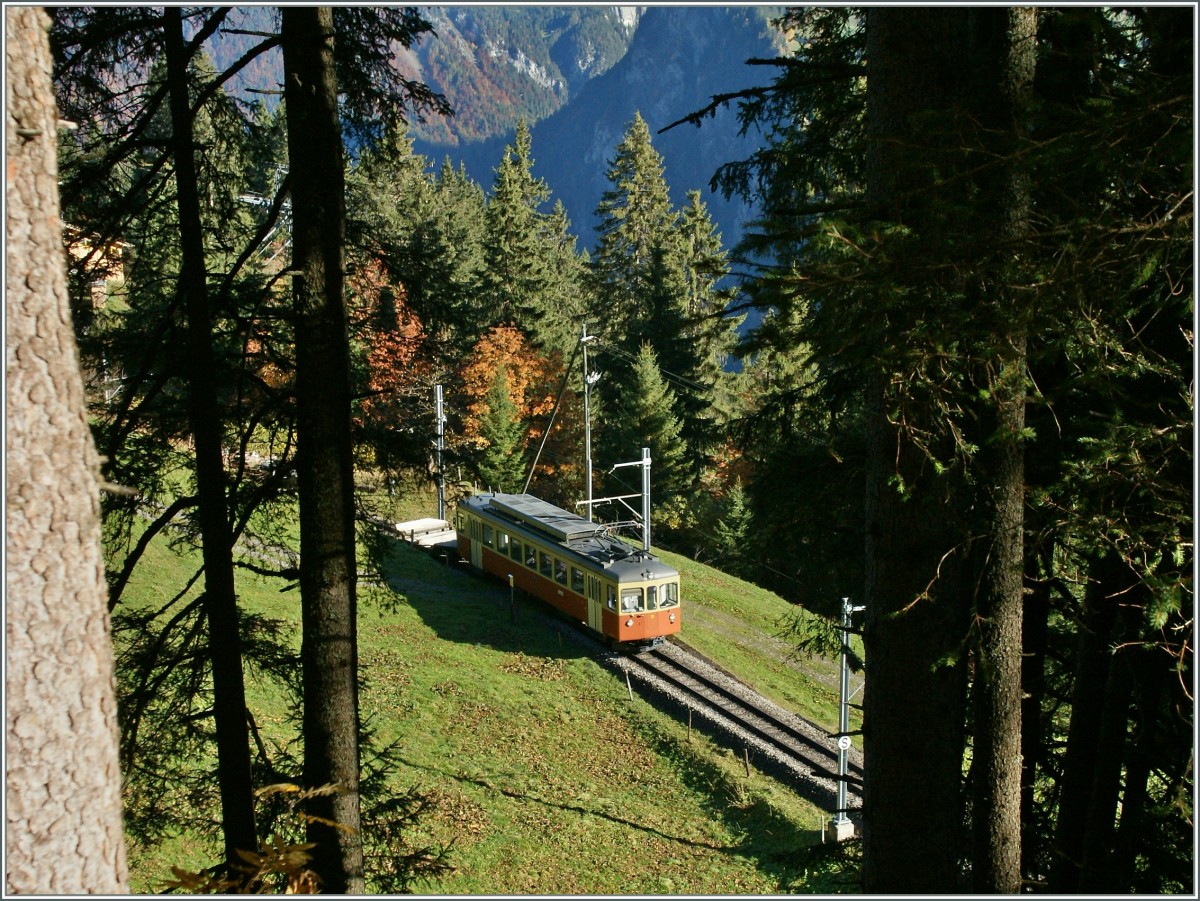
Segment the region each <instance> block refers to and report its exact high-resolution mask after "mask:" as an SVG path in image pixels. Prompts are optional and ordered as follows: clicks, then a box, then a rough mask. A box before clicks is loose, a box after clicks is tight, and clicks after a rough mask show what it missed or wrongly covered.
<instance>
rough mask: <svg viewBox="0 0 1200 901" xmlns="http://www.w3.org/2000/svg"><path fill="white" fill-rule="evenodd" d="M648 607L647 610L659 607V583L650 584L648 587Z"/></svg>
mask: <svg viewBox="0 0 1200 901" xmlns="http://www.w3.org/2000/svg"><path fill="white" fill-rule="evenodd" d="M646 609H647V610H657V609H658V586H657V585H649V586H647V587H646Z"/></svg>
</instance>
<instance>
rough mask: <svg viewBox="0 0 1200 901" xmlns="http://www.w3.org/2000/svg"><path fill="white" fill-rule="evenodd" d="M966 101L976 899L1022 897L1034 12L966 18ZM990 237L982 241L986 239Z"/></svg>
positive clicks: (989, 12)
mask: <svg viewBox="0 0 1200 901" xmlns="http://www.w3.org/2000/svg"><path fill="white" fill-rule="evenodd" d="M971 18H972V29H971V31H972V34H971V37H972V57H973V64H974V65H975V67H976V72H977V73H978V77H977V83H978V87H977V88H976V90H975V92H974V94H975V96H974V98H973V101H974V106H975V108H976V111H977V112H976V116H977V120H978V121H979V123H980V125H981V132H980V138H979V141H978V144H979V149H980V150H982V151H983V152H984V154H985V159H987V160H998V161H999V162H998V163H997V162H992V163H991V164H990V165H989V164H987V163H985V165H984V168H983V174H981V176H980V178H979V180H980V183H981V188H982V190H981V198H980V199H981V201H982V204H981V206H982V207H983V210H984V211H986V213H985V215H983V216H980V217H979V219H978V220H977V221H978V222H980V227H979V228H978V236H977V239H979V243H980V245H981V246H989V245H994V246H997V247H999V248H1002V250H1001V253H1000V255H999V256H998V258H996V259H994V260H992V261H990V262H991V263H992V265H991V266H986V267H985V268H984V270H983V271H984V273H985V275H984V277H985V279H986V282H987V283H986V284H985V285H984V287H983V289H982V290H983V293H984V295H985V296H984V298H983V304H984V305H985V306H986V307H988V308H990V309H989V310H988V313H989V314H990V315H986V316H984V317H982V321H980V322H978V325H979V326H980V327H981V328H983V329H987V330H989V331H993V330H994V334H993V335H984V336H983V346H984V347H985V348H987V349H988V350H987V352H986V357H987V359H986V361H984V362H983V363H982V367H983V370H984V372H983V374H982V377H981V379H980V387H981V388H985V389H987V396H988V398H989V400H988V401H987V403H988V404H989V407H988V408H986V409H985V410H984V411H983V416H982V420H983V422H984V424H985V431H984V433H983V434H982V435H981V436H980V441H979V444H980V448H981V450H980V452H979V457H978V461H977V469H978V470H979V477H980V481H981V482H982V483H983V484H982V488H983V497H982V499H981V500H982V503H981V507H982V509H983V510H984V511H985V514H986V521H985V522H984V523H983V530H984V534H986V535H987V539H986V541H985V542H984V547H983V548H982V549H981V550H977V551H976V553H979V554H980V555H981V556H982V558H983V560H982V578H981V588H980V592H979V595H978V598H977V601H976V610H977V625H978V628H979V644H978V647H977V650H976V665H975V684H974V687H973V692H972V695H973V699H974V702H975V720H974V724H975V735H974V742H973V756H972V767H971V770H972V777H973V779H972V785H973V789H974V799H973V805H972V825H973V831H974V850H973V853H972V880H973V882H974V888H975V891H976V892H980V893H983V892H995V893H1000V894H1016V893H1017V892H1019V891H1020V890H1021V614H1022V605H1023V600H1024V587H1025V586H1024V574H1025V547H1024V522H1025V518H1024V513H1025V451H1024V445H1023V443H1022V442H1023V438H1022V431H1023V429H1024V427H1025V382H1026V375H1025V354H1026V350H1025V347H1026V337H1025V335H1026V330H1025V325H1024V319H1025V317H1024V315H1023V314H1022V312H1021V301H1020V299H1019V297H1018V296H1017V295H1016V290H1017V289H1015V288H1014V287H1013V284H1014V283H1021V282H1023V279H1020V272H1019V267H1020V254H1019V250H1018V247H1019V240H1020V238H1021V237H1022V236H1023V235H1024V234H1025V232H1026V231H1027V229H1028V222H1029V212H1030V191H1029V181H1028V178H1027V177H1026V174H1025V173H1024V171H1023V167H1022V166H1021V165H1020V163H1019V162H1018V160H1020V159H1021V155H1020V154H1019V152H1018V151H1019V149H1020V146H1019V144H1020V140H1021V138H1022V134H1023V131H1024V129H1023V127H1022V120H1023V118H1024V116H1025V114H1026V108H1027V105H1028V97H1029V93H1030V90H1031V88H1032V86H1033V76H1034V70H1035V67H1036V46H1037V43H1036V37H1037V10H1036V9H1034V8H1029V7H1027V8H1016V9H1007V8H984V9H977V10H973V11H972V15H971ZM989 233H990V234H989Z"/></svg>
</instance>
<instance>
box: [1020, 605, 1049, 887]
mask: <svg viewBox="0 0 1200 901" xmlns="http://www.w3.org/2000/svg"><path fill="white" fill-rule="evenodd" d="M1049 624H1050V586H1049V584H1047V583H1045V582H1041V583H1038V584H1035V585H1033V586H1031V587H1030V589H1029V594H1028V595H1027V596H1026V598H1025V610H1024V613H1023V614H1022V627H1021V645H1022V655H1023V656H1022V660H1021V691H1022V692H1023V697H1022V701H1021V708H1022V709H1021V872H1022V875H1023V876H1024V877H1025V878H1027V879H1030V880H1033V881H1038V882H1040V881H1041V880H1042V879H1043V878H1044V876H1045V874H1044V873H1042V872H1041V871H1040V863H1039V861H1040V860H1041V858H1042V852H1043V845H1042V839H1041V833H1040V832H1039V831H1038V828H1037V822H1036V816H1037V795H1036V787H1037V775H1038V771H1039V769H1040V768H1041V767H1042V766H1043V765H1044V757H1043V754H1044V750H1043V746H1042V743H1043V740H1044V738H1043V734H1042V703H1043V702H1044V701H1045V698H1046V651H1047V650H1048V648H1049V646H1050V629H1049Z"/></svg>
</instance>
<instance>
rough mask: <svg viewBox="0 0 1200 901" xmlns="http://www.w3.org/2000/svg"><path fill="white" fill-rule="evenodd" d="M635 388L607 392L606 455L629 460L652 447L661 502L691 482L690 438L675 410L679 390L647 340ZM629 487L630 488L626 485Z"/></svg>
mask: <svg viewBox="0 0 1200 901" xmlns="http://www.w3.org/2000/svg"><path fill="white" fill-rule="evenodd" d="M630 375H631V378H630V389H629V390H628V391H624V392H622V393H620V394H618V395H615V396H614V395H612V394H608V395H606V398H607V400H606V404H607V405H608V406H609V407H610V408H611V410H612V412H611V414H610V416H609V419H608V424H607V427H606V429H605V432H604V442H605V445H606V447H605V449H604V453H603V454H602V455H598V456H600V457H601V459H604V460H607V461H611V462H612V463H616V462H628V461H631V460H637V459H639V458H640V457H641V454H642V448H644V447H648V448H650V459H651V461H652V463H651V484H652V496H653V499H654V504H655V506H659V505H661V504H664V503H666V502H667V501H668V500H670V499H671V498H672V497H675V496H676V495H679V494H681V493H683V492H684V491H685V490H686V489H687V488H688V486H689V485H690V484H691V478H690V475H689V467H688V448H687V442H686V441H685V440H684V438H683V434H682V433H683V428H682V425H681V424H680V421H679V417H678V416H677V415H676V413H675V394H674V392H672V391H671V389H670V387H669V386H668V385H667V383H666V381H665V380H664V379H663V377H662V373H661V372H660V371H659V368H658V357H657V355H656V354H655V353H654V348H652V347H651V346H650V344H649V343H648V342H644V343H643V344H642V346H641V348H640V349H639V351H638V355H637V357H636V358H635V360H634V362H633V366H632V369H631V373H630ZM626 487H627V486H626Z"/></svg>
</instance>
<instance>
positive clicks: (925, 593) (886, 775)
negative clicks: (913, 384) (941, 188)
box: [863, 7, 967, 894]
mask: <svg viewBox="0 0 1200 901" xmlns="http://www.w3.org/2000/svg"><path fill="white" fill-rule="evenodd" d="M963 25H964V19H963V13H962V11H961V10H952V9H951V10H946V9H941V10H934V9H900V8H888V7H879V8H871V9H868V11H867V56H868V60H869V63H868V65H869V67H870V70H869V75H868V85H867V133H868V156H867V202H868V206H869V207H870V209H871V211H872V213H873V214H874V216H875V217H876V218H879V219H883V220H885V221H890V222H903V223H905V224H906V225H909V226H911V227H913V228H917V229H919V228H920V227H921V225H922V224H924V223H925V222H927V219H928V213H929V210H930V206H931V204H932V202H933V200H932V195H933V194H934V193H935V190H934V189H935V185H936V172H935V169H934V163H933V158H934V156H933V155H934V154H935V153H936V152H937V147H936V145H935V143H934V142H935V141H936V136H935V135H933V134H931V133H929V131H928V129H926V128H925V127H923V126H922V125H921V124H919V122H918V119H919V117H920V114H922V113H924V112H926V111H929V110H934V111H937V112H942V113H945V112H947V111H948V110H949V109H950V108H951V107H952V106H953V105H954V104H955V103H956V102H957V92H958V91H959V90H960V88H959V82H960V79H961V74H962V71H963V67H964V65H965V63H964V60H963V59H962V58H961V54H962V52H963V50H962V48H963V47H964V46H965V44H964V40H963V38H964V33H963ZM898 277H899V278H907V277H912V278H916V279H920V278H921V276H920V275H919V274H916V275H906V274H905V273H903V272H901V273H898ZM885 290H887V289H885ZM914 293H918V294H919V292H914ZM906 301H907V302H908V303H913V302H916V303H919V302H920V300H919V299H915V300H914V299H908V298H906V299H905V300H899V301H895V302H896V303H898V304H902V303H905V302H906ZM886 302H887V301H886V299H885V298H882V297H881V298H880V299H879V305H880V314H879V315H880V317H881V322H880V323H879V330H880V333H881V334H884V335H888V329H889V325H888V323H886V322H885V321H883V317H885V316H886V315H887V313H886V312H885V309H884V307H885V303H886ZM917 312H918V311H916V310H914V309H907V308H906V309H904V310H901V311H900V314H901V315H914V314H915V313H917ZM899 340H902V336H897V335H892V336H890V337H888V338H885V343H886V342H888V341H899ZM894 350H895V348H891V347H881V348H880V352H881V354H886V353H888V352H889V351H894ZM903 390H904V389H903V386H898V385H896V384H894V383H893V380H892V374H891V373H890V372H888V371H887V364H886V363H884V362H880V363H879V364H878V369H877V371H876V372H874V373H871V374H869V375H868V384H867V389H866V396H867V400H866V403H867V422H868V426H867V428H868V446H867V464H866V465H867V492H866V511H865V512H866V535H867V538H866V561H865V564H866V577H865V584H864V600H865V603H866V608H867V611H866V622H865V629H864V646H865V651H866V661H865V665H866V687H865V694H864V699H863V708H864V714H863V716H864V720H863V744H864V757H865V760H866V768H865V778H864V795H863V821H864V822H863V850H864V860H863V890H864V891H865V892H868V893H885V894H893V893H922V894H924V893H933V892H954V891H957V890H958V889H959V873H960V867H959V860H960V853H961V851H962V841H961V835H962V827H963V810H962V798H961V794H962V792H961V782H962V751H963V722H964V705H965V667H964V665H963V661H962V656H961V654H960V647H961V643H962V641H963V638H964V637H965V635H966V634H967V619H966V615H965V610H966V605H965V603H964V599H963V595H964V586H963V584H962V572H961V561H960V553H959V551H958V550H957V549H956V546H957V545H958V544H959V543H960V542H961V540H962V536H963V534H965V529H964V527H963V523H962V522H961V521H960V520H959V513H960V503H959V501H960V498H959V496H958V495H959V492H960V491H961V486H962V475H961V473H960V472H949V473H946V474H943V475H938V474H936V473H935V471H934V466H933V465H932V463H931V461H929V460H928V459H927V457H926V456H925V454H924V452H923V451H922V450H921V449H920V448H918V447H917V446H916V445H915V443H914V442H913V441H912V440H911V435H910V434H909V433H907V432H906V431H905V430H904V428H903V427H902V426H900V425H899V424H898V423H897V422H895V421H893V419H892V417H891V416H890V415H889V414H890V412H891V410H892V409H893V408H894V405H895V404H896V402H897V399H898V396H899V394H900V393H901V392H902V391H903ZM926 412H927V411H926ZM916 415H923V414H922V411H917V412H916ZM897 478H899V479H900V480H902V481H903V483H904V485H905V491H904V494H902V493H901V492H900V490H898V489H897V487H896V485H895V484H894V482H895V480H896V479H897Z"/></svg>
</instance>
